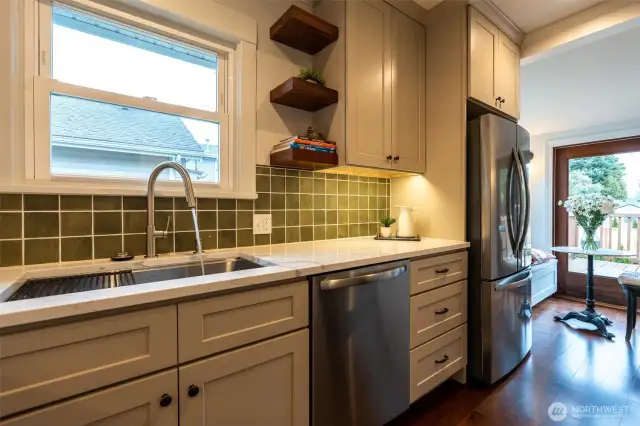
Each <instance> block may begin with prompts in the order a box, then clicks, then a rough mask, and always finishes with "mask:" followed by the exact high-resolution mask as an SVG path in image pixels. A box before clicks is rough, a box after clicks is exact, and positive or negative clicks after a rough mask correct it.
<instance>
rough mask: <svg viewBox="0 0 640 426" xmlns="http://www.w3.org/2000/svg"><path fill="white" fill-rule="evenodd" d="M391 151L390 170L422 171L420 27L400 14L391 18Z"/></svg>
mask: <svg viewBox="0 0 640 426" xmlns="http://www.w3.org/2000/svg"><path fill="white" fill-rule="evenodd" d="M391 34H392V52H393V53H392V90H391V96H392V100H393V101H392V105H393V113H392V117H393V119H392V139H391V140H392V150H393V156H394V157H398V160H394V162H393V167H394V169H398V170H403V171H410V172H420V173H423V172H424V171H425V163H426V157H425V149H426V139H425V120H426V112H425V93H426V92H425V90H426V88H425V84H426V82H425V78H426V70H425V55H426V46H425V43H426V34H425V29H424V27H423V26H422V25H420V24H418V23H417V22H415V21H413V20H412V19H411V18H409V17H407V16H406V15H404V14H403V13H401V12H399V11H397V10H395V9H394V10H393V14H392V25H391Z"/></svg>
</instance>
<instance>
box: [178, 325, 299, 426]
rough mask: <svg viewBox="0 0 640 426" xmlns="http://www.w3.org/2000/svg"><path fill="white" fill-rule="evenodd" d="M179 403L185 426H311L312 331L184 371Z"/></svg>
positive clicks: (276, 339)
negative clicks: (192, 392)
mask: <svg viewBox="0 0 640 426" xmlns="http://www.w3.org/2000/svg"><path fill="white" fill-rule="evenodd" d="M192 385H195V386H197V387H198V388H199V389H200V392H199V394H198V395H197V396H195V397H189V396H187V392H188V389H189V387H190V386H192ZM180 398H181V399H180V424H182V425H189V426H246V425H261V426H307V425H308V424H309V331H308V330H301V331H298V332H295V333H292V334H288V335H286V336H283V337H278V338H275V339H271V340H267V341H264V342H262V343H258V344H255V345H252V346H247V347H245V348H242V349H238V350H235V351H231V352H228V353H225V354H222V355H218V356H215V357H212V358H208V359H205V360H203V361H198V362H195V363H193V364H190V365H187V366H184V367H181V368H180Z"/></svg>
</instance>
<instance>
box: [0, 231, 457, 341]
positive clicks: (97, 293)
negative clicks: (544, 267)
mask: <svg viewBox="0 0 640 426" xmlns="http://www.w3.org/2000/svg"><path fill="white" fill-rule="evenodd" d="M468 247H469V243H466V242H463V241H453V240H442V239H431V238H423V239H422V241H420V242H397V241H375V240H374V239H373V237H360V238H345V239H339V240H323V241H312V242H304V243H288V244H277V245H268V246H255V247H244V248H236V249H231V250H211V251H207V253H206V255H205V261H208V260H214V259H217V258H223V259H224V258H229V257H245V258H248V259H251V260H254V261H255V262H257V263H261V264H264V265H266V266H264V267H262V268H256V269H249V270H242V271H234V272H227V273H222V274H215V275H205V276H198V277H190V278H182V279H176V280H168V281H159V282H153V283H148V284H138V285H131V286H125V287H117V288H110V289H103V290H93V291H85V292H80V293H73V294H63V295H58V296H50V297H42V298H37V299H29V300H19V301H12V302H0V329H1V328H6V327H13V326H19V325H26V324H32V323H37V322H41V321H49V320H54V319H60V318H65V317H70V316H75V315H82V314H90V313H95V312H100V311H108V310H113V309H120V308H128V307H132V306H139V305H146V304H151V303H160V302H170V301H172V300H177V299H181V298H185V297H192V296H198V295H210V296H214V295H215V294H216V293H218V292H220V293H227V292H230V291H235V290H242V289H246V288H250V287H252V286H259V285H261V284H267V283H270V282H275V281H282V280H289V279H295V278H299V277H300V278H302V277H307V276H310V275H319V274H324V273H327V272H332V271H338V270H342V269H351V268H357V267H361V266H366V265H371V264H376V263H384V262H391V261H394V260H401V259H409V258H412V257H420V256H426V255H433V254H438V253H444V252H448V251H453V250H462V249H466V248H468ZM199 260H200V258H199V257H196V256H194V255H189V254H179V253H178V254H171V255H163V256H160V257H158V258H157V259H144V258H143V257H139V258H136V259H134V260H131V261H128V262H111V261H109V260H96V261H87V262H66V263H57V264H47V265H37V266H29V267H11V268H0V300H6V299H7V298H8V297H9V296H10V295H11V294H13V292H14V291H15V290H16V289H17V288H18V287H19V286H20V285H21V284H22V283H24V282H25V281H26V280H27V279H33V278H43V277H51V276H62V275H79V274H88V273H95V272H103V271H109V270H122V269H144V268H154V267H159V266H167V265H171V264H178V263H185V262H195V261H199Z"/></svg>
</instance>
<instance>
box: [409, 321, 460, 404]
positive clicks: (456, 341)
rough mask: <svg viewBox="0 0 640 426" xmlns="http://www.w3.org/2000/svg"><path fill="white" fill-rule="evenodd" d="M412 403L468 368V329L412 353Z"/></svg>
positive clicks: (452, 332)
mask: <svg viewBox="0 0 640 426" xmlns="http://www.w3.org/2000/svg"><path fill="white" fill-rule="evenodd" d="M410 363H411V402H412V403H413V402H414V401H415V400H417V399H418V398H420V397H421V396H422V395H424V394H426V393H427V392H429V391H431V390H432V389H434V388H435V387H436V386H438V385H439V384H440V383H442V382H444V381H445V380H447V379H448V378H449V377H451V376H452V375H453V374H454V373H456V372H458V371H459V370H461V369H462V368H464V367H465V366H466V365H467V326H466V324H465V325H462V326H460V327H458V328H456V329H454V330H452V331H450V332H448V333H447V334H444V335H442V336H440V337H438V338H437V339H434V340H432V341H430V342H428V343H425V344H424V345H422V346H419V347H417V348H415V349H414V350H412V351H411V354H410Z"/></svg>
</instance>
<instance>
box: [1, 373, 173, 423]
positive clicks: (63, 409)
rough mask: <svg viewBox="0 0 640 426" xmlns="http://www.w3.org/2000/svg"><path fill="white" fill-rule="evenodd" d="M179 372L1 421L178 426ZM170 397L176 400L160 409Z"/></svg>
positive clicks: (134, 382)
mask: <svg viewBox="0 0 640 426" xmlns="http://www.w3.org/2000/svg"><path fill="white" fill-rule="evenodd" d="M177 387H178V370H176V369H173V370H169V371H166V372H164V373H159V374H155V375H153V376H149V377H145V378H144V379H140V380H134V381H131V382H127V383H124V384H122V385H119V386H113V387H110V388H107V389H104V390H100V391H96V392H92V393H90V394H87V395H83V396H81V397H78V398H74V399H70V400H68V401H65V402H62V403H60V404H53V405H48V406H47V407H44V408H42V409H39V410H34V411H31V412H29V413H27V414H24V415H21V416H17V417H13V418H11V419H10V420H6V421H4V422H3V421H0V426H63V425H64V426H86V425H91V426H176V425H177V424H178V392H177ZM164 394H167V395H169V396H171V397H172V401H171V403H170V404H169V405H167V406H166V407H161V406H160V398H161V397H162V396H163V395H164Z"/></svg>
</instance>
